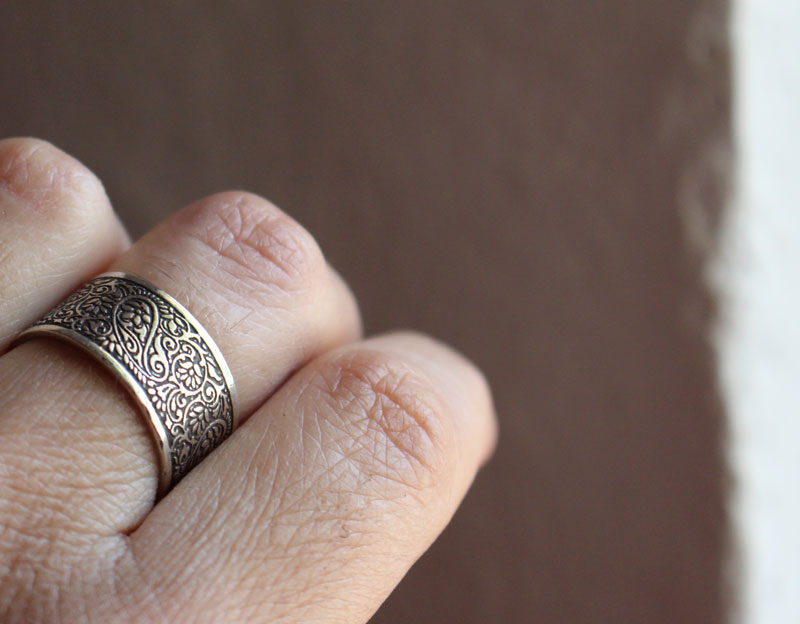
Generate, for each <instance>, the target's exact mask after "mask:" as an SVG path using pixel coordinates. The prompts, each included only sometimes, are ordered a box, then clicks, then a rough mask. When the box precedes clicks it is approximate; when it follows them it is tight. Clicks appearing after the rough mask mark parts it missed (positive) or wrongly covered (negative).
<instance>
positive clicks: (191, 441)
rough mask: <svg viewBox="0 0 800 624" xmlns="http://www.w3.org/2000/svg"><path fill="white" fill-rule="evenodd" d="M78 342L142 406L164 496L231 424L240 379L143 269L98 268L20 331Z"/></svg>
mask: <svg viewBox="0 0 800 624" xmlns="http://www.w3.org/2000/svg"><path fill="white" fill-rule="evenodd" d="M42 335H48V336H53V337H58V338H62V339H66V340H68V341H70V342H73V343H77V344H78V345H80V346H81V347H83V348H84V349H86V350H87V351H89V353H91V354H92V355H93V356H95V357H96V358H98V359H99V360H100V361H101V362H102V363H103V364H105V365H106V366H107V367H109V368H110V369H111V370H112V371H113V372H114V373H115V374H116V375H117V376H118V377H119V378H120V379H121V380H122V381H123V382H124V383H125V386H126V387H127V388H128V390H130V391H131V393H132V394H133V396H134V398H135V400H136V402H137V403H138V404H140V405H141V407H142V408H143V409H144V411H145V413H146V415H147V417H148V419H149V421H150V423H151V425H152V427H153V429H154V432H155V437H156V443H157V446H158V449H159V453H160V455H161V457H160V459H161V469H160V475H159V492H158V495H159V496H163V495H164V494H166V493H167V491H169V489H170V488H172V487H173V486H174V485H175V484H176V483H177V482H178V481H180V480H181V478H183V477H184V476H185V475H186V474H187V473H188V472H189V471H190V470H191V469H192V468H194V467H195V466H196V465H197V464H198V463H199V462H200V461H201V460H202V459H203V458H204V457H205V456H206V455H208V454H209V453H210V452H211V451H212V450H213V449H214V448H215V447H216V446H218V445H219V444H220V443H221V442H222V441H223V440H224V439H225V438H226V437H228V436H229V435H230V434H231V432H232V431H233V428H234V425H235V423H234V403H235V400H236V399H235V387H234V384H233V378H232V376H231V373H230V371H229V370H228V367H227V365H226V364H225V361H224V359H223V358H222V354H221V353H220V351H219V349H218V348H217V346H216V345H215V344H214V341H213V340H212V338H211V336H209V335H208V333H207V332H206V331H205V330H204V329H203V327H202V326H201V325H200V324H199V323H198V322H197V320H196V319H195V318H194V317H193V316H192V315H191V314H190V313H189V311H188V310H186V309H185V308H184V307H183V306H182V305H181V304H180V303H178V302H177V301H175V300H174V299H173V298H172V297H170V296H169V295H168V294H166V293H165V292H163V291H161V290H159V289H158V288H156V287H155V286H153V285H152V284H150V283H148V282H146V281H145V280H142V279H140V278H138V277H135V276H132V275H127V274H123V273H107V274H105V275H101V276H99V277H97V278H95V279H93V280H91V281H90V282H88V283H87V284H86V285H84V286H83V287H82V288H80V289H79V290H78V291H77V292H75V293H74V294H73V295H72V296H70V297H69V298H68V299H66V300H65V301H64V302H63V303H61V304H60V305H59V306H57V307H56V308H55V309H54V310H52V311H51V312H49V313H48V314H47V315H46V316H45V317H44V318H42V319H41V320H40V321H39V322H37V323H36V324H35V325H33V326H32V327H31V328H29V329H28V330H26V331H25V332H24V333H23V334H22V335H21V336H20V339H23V340H24V339H28V338H33V337H36V336H42Z"/></svg>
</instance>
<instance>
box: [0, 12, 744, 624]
mask: <svg viewBox="0 0 800 624" xmlns="http://www.w3.org/2000/svg"><path fill="white" fill-rule="evenodd" d="M728 83H729V77H728V60H727V33H726V6H725V3H724V2H723V0H671V1H670V2H660V3H647V2H641V1H640V0H605V1H604V2H586V1H585V0H561V1H560V2H552V0H527V1H526V0H499V1H496V2H492V3H488V2H486V3H484V2H473V1H464V0H461V1H455V0H447V1H437V2H435V3H433V2H422V1H409V2H387V1H382V0H378V1H372V2H368V1H366V0H358V1H352V2H337V1H327V2H320V1H311V2H303V3H298V2H290V1H288V0H287V1H282V2H239V3H226V4H217V3H212V2H188V1H183V2H171V3H161V2H152V1H149V2H137V3H113V4H110V3H101V2H99V1H95V2H87V3H67V2H63V3H56V2H44V3H23V2H7V3H5V4H4V11H3V18H2V21H0V85H2V86H0V90H1V91H0V110H1V111H2V115H0V135H19V134H31V135H37V136H40V137H43V138H47V139H49V140H51V141H53V142H55V143H56V144H57V145H59V146H60V147H62V148H64V149H66V150H67V151H70V152H71V153H73V154H75V155H76V156H78V157H79V158H80V159H82V160H83V161H84V162H85V163H86V164H88V165H89V166H90V167H92V168H93V169H94V170H95V171H96V172H97V173H98V174H99V175H100V176H101V178H102V179H103V180H104V182H105V184H106V186H107V189H108V191H109V194H110V196H111V198H112V201H114V203H115V205H116V206H117V209H118V210H119V211H120V213H121V214H122V216H123V218H124V220H125V221H126V222H127V223H128V224H129V226H130V227H131V229H132V231H133V232H134V233H136V234H140V233H142V232H143V231H144V230H145V229H146V228H147V227H149V226H150V225H152V224H153V223H155V222H156V221H157V220H158V219H160V218H161V217H162V216H163V215H164V214H166V213H168V212H169V211H172V210H175V209H177V208H178V207H179V206H180V205H182V204H183V203H185V202H187V201H190V200H192V199H195V198H197V197H198V196H201V195H204V194H207V193H210V192H213V191H216V190H220V189H224V188H231V187H242V188H246V189H248V190H252V191H255V192H258V193H261V194H263V195H265V196H267V197H269V198H270V199H272V200H273V201H275V203H277V204H278V205H280V206H282V207H283V208H285V209H286V210H288V211H289V212H291V213H292V214H293V215H294V216H296V217H297V218H298V219H299V220H300V221H301V222H302V223H304V224H305V225H306V226H307V227H308V228H309V229H310V230H311V232H312V233H314V234H315V235H316V236H317V238H318V240H319V241H320V243H321V245H322V247H323V249H324V250H325V251H326V253H327V255H328V257H329V258H330V260H331V261H332V262H333V263H334V264H335V265H336V266H337V267H338V268H339V269H340V271H341V272H342V273H343V274H344V275H345V276H346V277H347V278H348V279H349V281H350V282H351V284H352V285H353V287H354V289H355V291H356V293H357V295H358V296H359V298H360V301H361V303H362V306H363V312H364V316H365V319H366V321H367V326H368V329H369V330H370V331H380V330H382V329H386V328H390V327H395V326H413V327H416V328H420V329H423V330H426V331H429V332H431V333H434V334H436V335H438V336H440V337H442V338H443V339H445V340H448V341H451V342H452V343H454V344H455V345H457V346H458V347H459V348H461V349H462V350H463V351H465V352H466V353H467V354H469V355H470V356H471V357H473V358H474V359H475V360H477V362H478V363H479V364H481V365H482V366H483V367H484V368H485V369H486V371H487V373H488V375H489V376H490V378H491V381H492V383H493V386H494V389H495V393H496V401H497V405H498V409H499V412H500V417H501V427H502V430H501V443H500V447H499V449H498V453H497V456H496V457H495V459H494V461H493V463H492V464H491V466H490V467H489V468H488V469H487V470H486V471H485V472H483V473H482V474H481V475H480V476H479V478H478V480H477V482H476V484H475V487H474V489H473V491H472V492H471V494H470V495H469V498H468V500H467V502H466V503H465V505H464V506H463V507H462V509H461V510H460V511H459V513H458V514H457V516H456V518H455V519H454V522H453V524H452V525H451V527H450V528H449V529H448V530H447V532H446V533H445V535H444V537H443V539H442V540H440V541H439V542H437V544H436V545H435V546H434V547H433V548H432V550H431V551H430V552H429V554H427V555H426V556H425V557H424V558H423V559H422V561H421V562H420V563H419V564H418V565H417V566H416V567H415V568H414V569H413V570H412V572H411V574H410V575H409V577H408V579H407V580H406V581H404V583H403V584H402V585H401V586H400V588H399V589H398V591H397V592H396V593H395V594H394V595H393V596H392V598H391V599H390V600H389V601H388V602H387V604H386V605H385V606H384V608H383V609H382V610H381V611H380V612H379V614H378V615H377V616H376V618H375V621H376V622H381V623H383V622H385V623H391V622H398V623H399V622H419V623H425V622H431V623H433V622H460V623H472V622H475V623H478V622H481V623H483V622H523V621H532V622H554V623H555V622H558V623H560V622H569V623H571V624H577V623H583V622H586V623H592V624H598V623H606V622H608V623H615V624H617V623H619V622H637V623H638V622H648V624H658V623H660V622H663V623H670V624H673V623H674V622H703V623H711V624H713V623H715V622H721V621H723V614H724V611H725V597H724V591H723V580H722V579H723V574H722V572H723V569H724V565H725V545H726V541H727V528H726V527H727V521H726V516H725V512H724V502H725V480H726V476H725V470H724V465H723V454H722V450H721V449H722V440H723V438H724V434H725V431H724V421H723V418H722V414H721V409H720V406H719V400H718V397H717V392H716V381H715V373H714V365H713V354H712V351H711V348H710V346H709V339H708V335H709V325H710V322H711V320H712V319H713V302H712V299H711V297H710V295H709V293H708V292H707V287H706V286H705V283H704V280H703V274H702V271H703V267H704V264H705V261H706V258H707V255H708V253H709V252H710V251H711V250H712V249H713V246H714V242H715V239H716V229H717V222H718V217H719V210H720V206H721V205H722V203H723V199H724V192H723V189H724V182H725V179H724V174H723V172H724V170H725V166H726V158H727V156H726V152H727V144H728V134H729V127H728V126H729V104H728V101H729V93H728V89H729V86H728Z"/></svg>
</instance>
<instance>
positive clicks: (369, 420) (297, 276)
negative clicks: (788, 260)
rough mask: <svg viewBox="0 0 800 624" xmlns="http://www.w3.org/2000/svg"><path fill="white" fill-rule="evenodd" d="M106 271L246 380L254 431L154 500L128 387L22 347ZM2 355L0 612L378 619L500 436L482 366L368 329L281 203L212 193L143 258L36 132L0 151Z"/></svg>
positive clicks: (152, 466) (14, 618)
mask: <svg viewBox="0 0 800 624" xmlns="http://www.w3.org/2000/svg"><path fill="white" fill-rule="evenodd" d="M421 227H424V224H421ZM364 261H369V259H368V258H365V259H364ZM109 269H110V270H117V271H124V272H127V273H132V274H134V275H138V276H140V277H143V278H145V279H147V280H149V281H150V282H153V283H154V284H156V285H157V286H158V287H160V288H161V289H163V290H164V291H166V292H168V293H170V294H171V295H172V296H173V297H174V298H175V299H177V300H178V301H179V302H181V303H182V304H183V305H184V306H186V307H187V308H188V309H189V310H190V311H191V312H192V313H193V314H194V315H195V317H197V319H198V320H199V321H200V323H202V325H203V326H204V327H205V328H206V329H207V330H208V332H209V333H210V334H211V336H212V337H213V338H214V339H215V341H216V343H217V345H218V346H219V347H220V349H221V351H222V353H223V354H224V356H225V359H226V360H227V362H228V364H229V366H230V368H231V370H232V372H233V376H234V378H235V380H236V384H237V387H238V391H239V396H240V410H241V411H240V413H241V423H242V424H241V425H240V427H239V429H238V430H237V431H236V432H235V433H234V434H233V435H232V436H231V437H230V438H229V439H228V440H227V441H225V442H224V444H222V445H221V446H220V447H219V448H217V449H216V450H214V451H213V452H212V453H211V455H209V456H208V457H207V458H206V459H205V460H204V461H203V462H201V463H200V465H198V466H197V467H196V468H195V469H194V470H193V471H192V472H191V473H189V475H188V476H187V477H186V478H185V479H184V480H183V481H181V482H180V483H179V484H178V485H177V487H175V488H174V489H173V490H172V491H171V492H170V493H169V494H168V495H167V496H166V497H165V498H163V499H162V500H160V501H159V502H158V503H157V504H155V494H156V485H157V470H158V461H157V456H156V452H155V445H154V444H153V439H152V432H151V429H150V428H149V426H148V425H147V424H146V422H145V420H144V418H143V417H142V415H141V414H140V413H139V410H138V409H137V407H136V405H135V403H134V401H133V400H132V399H130V398H129V397H128V395H127V393H126V392H125V391H124V390H123V388H122V386H121V385H120V384H119V383H118V382H117V381H116V380H115V378H114V377H113V375H111V374H110V373H108V372H106V370H105V369H104V368H102V367H100V366H99V365H98V364H97V363H96V362H95V361H94V360H93V359H92V358H91V357H89V356H88V355H85V354H84V353H83V352H82V351H80V350H79V349H77V348H76V347H75V346H73V345H71V344H68V343H62V342H59V341H55V340H52V339H46V338H37V339H34V340H31V341H29V342H25V343H22V344H20V345H19V346H17V347H16V348H13V349H12V350H8V349H9V346H10V344H11V343H12V341H13V340H14V338H15V337H16V336H17V335H18V334H19V333H20V332H21V331H22V330H24V329H25V328H26V327H28V326H29V325H30V324H32V323H33V322H35V321H36V320H37V319H38V318H40V317H41V316H42V315H43V314H45V313H46V312H47V311H48V310H49V309H50V308H51V307H52V306H54V305H56V304H57V303H58V302H59V301H61V300H62V299H63V298H64V297H65V296H67V295H68V294H70V292H72V291H74V290H75V289H76V288H77V287H79V286H80V285H81V284H83V283H85V282H86V281H88V280H89V279H91V278H92V277H93V276H95V275H96V274H98V273H100V272H103V271H105V270H109ZM0 354H2V356H1V357H0V397H2V399H3V400H2V404H0V619H2V620H3V621H4V622H59V621H64V622H83V621H89V622H112V621H113V622H127V621H141V622H161V621H164V622H364V621H366V620H367V619H368V618H369V617H370V616H371V615H372V614H373V613H374V612H375V610H376V609H377V608H378V606H379V605H380V604H381V603H382V602H383V600H385V599H386V597H387V596H388V594H389V593H390V592H391V591H392V589H393V588H394V587H395V585H396V584H397V583H398V582H399V581H400V579H401V578H402V576H403V575H404V574H405V572H406V571H407V570H408V568H409V567H410V566H411V565H412V564H413V563H414V561H415V560H416V559H417V558H418V557H419V556H420V555H421V554H422V553H423V552H424V551H425V549H426V548H427V547H428V546H429V545H430V543H431V542H432V541H433V540H434V539H435V538H436V536H437V535H438V534H439V533H440V532H441V531H442V529H443V528H444V526H445V525H446V524H447V522H448V521H449V519H450V517H451V516H452V514H453V512H454V511H455V509H456V507H457V506H458V504H459V502H460V501H461V499H462V497H463V496H464V494H465V492H466V490H467V488H468V487H469V485H470V483H471V482H472V480H473V478H474V476H475V473H476V471H477V469H478V467H479V465H480V464H481V463H482V462H483V461H485V460H486V459H487V457H488V456H489V454H490V453H491V450H492V448H493V445H494V439H495V424H494V422H495V421H494V416H493V412H492V406H491V399H490V395H489V391H488V388H487V385H486V383H485V381H484V378H483V377H482V375H481V374H480V373H479V372H478V371H477V370H476V369H475V368H474V366H472V365H471V364H469V363H467V362H466V361H465V360H464V359H463V358H462V357H461V356H460V355H458V354H456V353H455V352H453V351H452V350H450V349H449V348H447V347H445V346H443V345H441V344H439V343H437V342H435V341H434V340H432V339H429V338H425V337H422V336H419V335H415V334H412V333H394V334H388V335H383V336H379V337H375V338H371V339H369V340H363V339H362V337H361V329H360V320H359V315H358V310H357V305H356V302H355V300H354V298H353V295H352V294H351V292H350V290H349V289H348V288H347V286H346V285H345V284H344V283H343V281H342V280H341V279H340V278H339V277H338V275H337V274H336V273H335V272H334V271H333V270H332V269H331V268H330V267H329V266H328V265H327V264H326V262H325V260H324V259H323V256H322V253H321V252H320V250H319V248H318V246H317V244H316V243H315V241H314V239H313V238H312V237H311V236H310V235H309V234H308V232H306V231H305V230H304V229H303V228H302V227H301V226H300V225H298V224H297V223H296V222H295V221H293V220H292V219H291V218H290V217H288V216H287V215H286V214H284V213H283V212H281V211H280V210H278V209H277V208H275V207H274V206H272V205H271V204H269V203H268V202H267V201H265V200H263V199H261V198H259V197H256V196H253V195H249V194H246V193H241V192H230V193H223V194H219V195H214V196H212V197H209V198H206V199H203V200H201V201H199V202H197V203H195V204H192V205H190V206H188V207H186V208H184V209H183V210H182V211H180V212H178V213H177V214H175V215H173V216H172V217H170V218H168V219H167V220H166V221H165V222H163V223H162V224H161V225H159V226H158V227H156V228H155V229H153V230H152V231H151V232H149V233H148V234H147V235H146V236H144V237H143V238H142V239H141V240H139V241H137V242H136V243H135V244H133V245H130V244H129V242H128V238H127V235H126V234H125V232H124V229H123V227H122V226H121V225H120V223H119V222H118V221H117V219H116V217H115V216H114V213H113V211H112V209H111V207H110V205H109V203H108V199H107V198H106V195H105V193H104V191H103V188H102V186H101V184H100V183H99V182H98V181H97V179H96V178H95V177H94V176H93V175H92V174H91V173H90V172H89V171H87V170H86V169H85V168H84V167H83V166H82V165H80V164H79V163H78V162H76V161H75V160H74V159H72V158H70V157H69V156H67V155H65V154H64V153H62V152H60V151H58V150H57V149H55V148H54V147H52V146H50V145H49V144H47V143H44V142H41V141H36V140H31V139H10V140H5V141H0Z"/></svg>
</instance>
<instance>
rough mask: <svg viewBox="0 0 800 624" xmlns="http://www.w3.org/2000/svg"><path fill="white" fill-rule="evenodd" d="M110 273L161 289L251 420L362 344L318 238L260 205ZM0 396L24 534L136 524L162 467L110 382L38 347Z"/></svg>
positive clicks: (169, 231)
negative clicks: (294, 383) (306, 368)
mask: <svg viewBox="0 0 800 624" xmlns="http://www.w3.org/2000/svg"><path fill="white" fill-rule="evenodd" d="M112 269H113V270H120V271H126V272H130V273H133V274H136V275H138V276H141V277H144V278H145V279H147V280H149V281H151V282H153V283H154V284H155V285H157V286H158V287H160V288H162V289H163V290H165V291H167V292H168V293H170V294H171V295H172V296H173V297H175V298H176V299H177V300H179V301H180V302H181V303H183V304H184V305H185V306H186V307H187V308H188V309H189V310H190V311H191V312H192V313H193V314H194V316H195V317H197V319H198V320H199V321H200V323H201V324H202V325H203V326H204V327H205V328H206V329H207V330H208V332H209V333H210V334H211V335H212V336H213V338H214V339H215V341H216V342H217V344H218V346H219V347H220V349H221V351H222V353H223V354H224V356H225V358H226V360H227V362H228V364H229V366H230V368H231V370H232V372H233V375H234V378H235V379H236V382H237V388H238V391H239V398H240V406H241V414H242V416H243V417H246V416H247V414H248V413H249V412H250V411H252V410H253V409H255V407H257V406H258V405H260V404H261V403H262V402H263V401H264V400H265V399H266V398H267V397H268V396H269V395H270V394H271V393H272V392H273V391H274V390H275V388H277V386H278V385H279V384H280V383H281V382H282V381H283V380H284V379H285V378H286V377H287V376H288V375H289V374H290V373H291V371H293V370H294V369H296V368H298V367H299V366H301V365H302V364H303V363H304V362H306V361H307V360H308V359H310V358H312V357H313V356H314V355H316V354H318V353H321V352H323V351H325V350H327V349H329V348H331V347H333V346H335V345H338V344H341V343H343V342H346V341H348V340H352V339H355V338H357V337H358V335H359V332H360V326H359V318H358V313H357V309H356V305H355V302H354V300H353V298H352V295H351V294H350V292H349V290H348V289H347V288H346V286H344V284H343V283H342V282H341V280H340V279H339V278H338V277H337V276H336V275H335V274H334V273H333V272H332V271H331V270H330V269H329V268H328V266H327V265H326V263H325V261H324V258H323V257H322V254H321V252H320V251H319V248H318V247H317V245H316V243H315V242H314V240H313V239H312V238H311V236H310V235H309V234H308V233H307V232H306V231H305V230H304V229H303V228H302V227H301V226H300V225H298V224H297V223H296V222H294V221H293V220H292V219H290V218H289V217H288V216H286V215H285V214H283V213H282V212H281V211H279V210H278V209H277V208H275V207H274V206H272V205H271V204H269V203H268V202H266V201H265V200H263V199H261V198H258V197H255V196H252V195H248V194H244V193H227V194H221V195H216V196H213V197H211V198H208V199H206V200H203V201H201V202H198V203H196V204H194V205H192V206H190V207H188V208H186V209H185V210H184V211H182V212H180V213H178V214H177V215H175V216H174V217H172V218H171V219H168V220H167V221H166V222H165V223H163V224H162V225H160V226H159V227H157V228H156V229H155V230H153V231H152V232H151V233H150V234H148V235H147V236H145V237H144V238H142V239H141V240H140V241H138V242H137V243H136V244H135V245H134V246H133V247H132V248H131V249H130V250H129V251H128V252H127V253H126V254H125V255H123V256H122V257H121V258H120V259H119V260H118V261H117V262H116V263H115V264H114V265H113V267H112ZM0 395H3V396H5V397H6V401H5V405H4V410H3V415H2V417H1V418H2V422H0V431H2V437H0V462H2V466H0V468H2V470H0V489H2V488H3V487H5V490H3V491H0V500H3V496H6V498H9V497H10V498H11V499H13V500H14V501H15V504H16V505H18V506H24V507H25V508H28V509H31V510H33V511H32V514H31V516H29V517H28V518H26V519H25V523H26V526H25V530H26V531H31V530H32V529H36V530H37V531H40V532H45V533H46V532H47V531H50V530H51V527H55V528H52V530H53V531H60V533H59V536H60V537H59V539H60V540H61V541H63V540H64V537H63V533H64V531H65V530H69V531H72V532H73V533H74V532H76V531H77V532H82V533H84V534H85V533H86V532H87V531H88V532H92V533H94V534H112V533H114V532H115V531H120V530H121V531H125V530H129V529H130V528H131V527H132V526H135V525H136V524H138V523H139V522H140V521H141V518H142V517H143V516H144V514H145V513H146V512H147V511H148V510H149V509H150V507H151V506H152V501H153V498H154V493H155V489H156V475H157V469H158V466H157V459H156V457H157V456H156V454H155V452H154V448H153V444H152V440H151V432H150V430H149V429H148V425H147V424H146V423H145V421H144V419H143V418H142V417H141V415H140V414H139V413H138V412H137V410H136V408H135V406H134V405H132V403H131V402H130V401H129V400H128V399H127V397H126V395H125V393H124V392H122V391H121V389H120V388H119V386H118V385H117V384H116V383H115V381H114V380H113V379H112V378H111V377H110V376H109V375H107V374H106V373H105V371H103V370H101V369H100V368H99V367H98V366H97V365H96V364H95V363H94V362H93V361H91V360H89V359H88V358H87V357H85V356H84V355H83V354H81V353H78V352H77V350H76V349H74V348H73V347H71V346H70V345H61V344H57V343H55V342H54V341H52V340H34V341H31V342H30V343H25V344H23V345H20V346H19V347H18V348H16V349H14V350H13V351H11V352H10V353H8V354H6V355H5V356H3V357H2V358H0ZM54 518H55V520H54ZM12 520H13V518H12Z"/></svg>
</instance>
